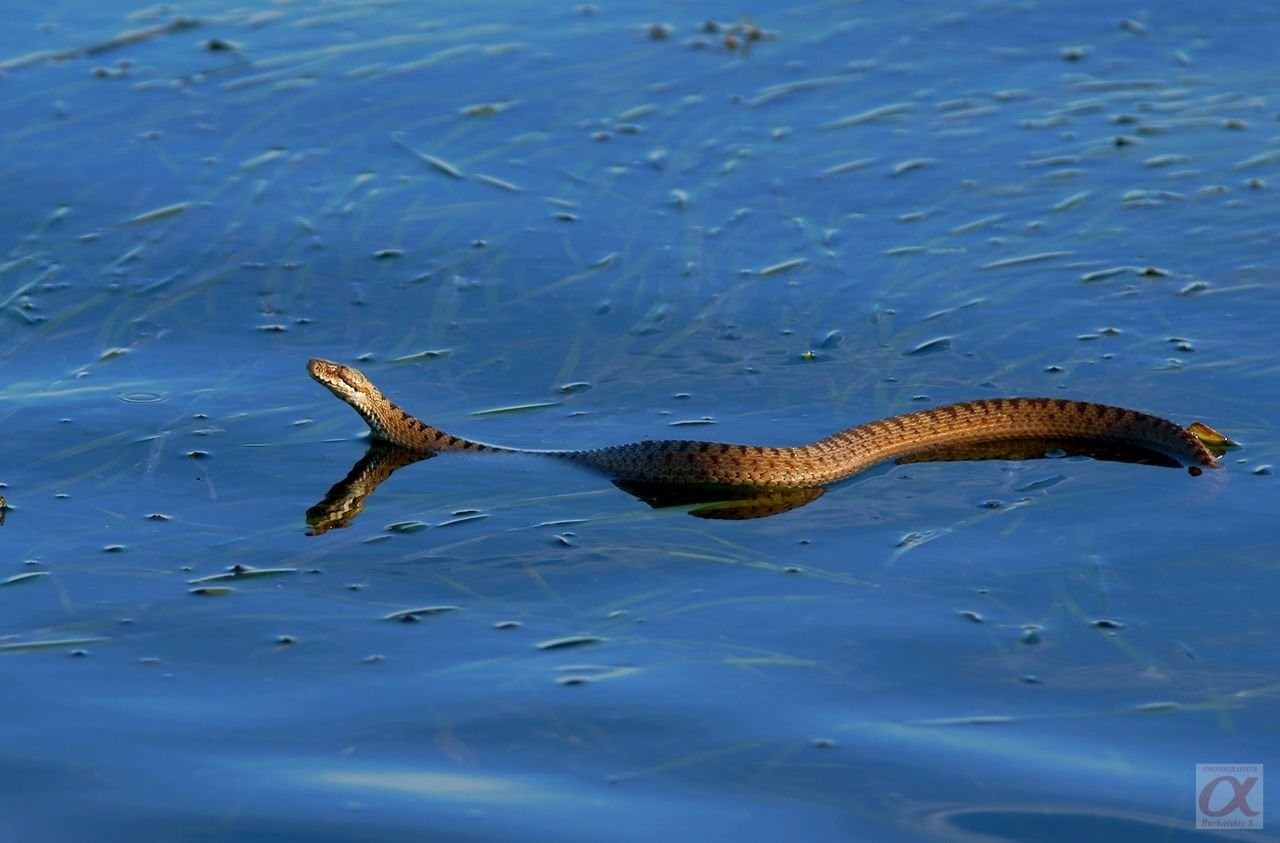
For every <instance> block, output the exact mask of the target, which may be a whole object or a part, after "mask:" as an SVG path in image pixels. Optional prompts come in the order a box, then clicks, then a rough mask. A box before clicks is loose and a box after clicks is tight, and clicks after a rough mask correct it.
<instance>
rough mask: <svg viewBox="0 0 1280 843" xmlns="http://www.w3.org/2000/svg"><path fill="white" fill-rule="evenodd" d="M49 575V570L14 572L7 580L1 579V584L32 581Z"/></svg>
mask: <svg viewBox="0 0 1280 843" xmlns="http://www.w3.org/2000/svg"><path fill="white" fill-rule="evenodd" d="M47 576H49V572H48V571H28V572H27V573H25V574H14V575H13V576H11V577H9V578H8V579H7V580H0V586H5V585H17V584H18V583H24V582H31V581H32V580H35V579H39V578H40V577H47Z"/></svg>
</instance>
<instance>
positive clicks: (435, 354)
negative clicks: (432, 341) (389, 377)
mask: <svg viewBox="0 0 1280 843" xmlns="http://www.w3.org/2000/svg"><path fill="white" fill-rule="evenodd" d="M449 351H450V350H449V349H447V348H429V349H427V350H426V351H415V352H414V353H413V354H405V355H402V356H400V357H393V358H392V359H391V362H392V363H416V362H418V361H419V360H436V359H438V358H441V357H448V356H449Z"/></svg>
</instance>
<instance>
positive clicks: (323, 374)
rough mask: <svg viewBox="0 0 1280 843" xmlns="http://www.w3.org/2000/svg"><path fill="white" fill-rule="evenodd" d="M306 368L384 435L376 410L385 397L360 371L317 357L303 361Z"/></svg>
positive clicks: (381, 422)
mask: <svg viewBox="0 0 1280 843" xmlns="http://www.w3.org/2000/svg"><path fill="white" fill-rule="evenodd" d="M307 371H308V372H309V373H310V374H311V377H313V378H315V379H316V381H317V382H319V383H320V384H321V385H322V386H324V387H325V388H326V389H328V390H329V391H330V392H332V393H333V394H334V395H336V396H338V397H339V398H341V399H342V400H343V401H345V402H346V403H347V404H349V405H351V408H352V409H353V410H355V411H356V412H357V413H359V414H360V416H361V418H363V419H364V420H365V421H366V422H367V423H368V424H369V427H370V428H372V430H373V433H374V435H375V436H380V437H383V438H385V437H386V428H385V423H384V421H383V420H382V419H381V418H380V417H379V414H378V412H377V411H378V409H379V403H378V402H380V401H381V402H385V401H386V399H385V398H383V396H382V393H381V392H380V391H379V390H378V388H377V387H376V386H374V385H373V383H372V382H371V381H370V380H369V379H368V378H366V377H365V376H364V373H363V372H361V371H360V370H359V369H353V368H352V367H350V366H344V365H342V364H341V363H334V362H333V361H332V360H324V359H322V358H319V357H312V358H311V359H310V360H308V361H307Z"/></svg>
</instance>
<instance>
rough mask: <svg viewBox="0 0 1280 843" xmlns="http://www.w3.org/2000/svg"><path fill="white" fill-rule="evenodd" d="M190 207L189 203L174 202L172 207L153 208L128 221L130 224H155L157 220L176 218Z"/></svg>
mask: <svg viewBox="0 0 1280 843" xmlns="http://www.w3.org/2000/svg"><path fill="white" fill-rule="evenodd" d="M190 207H191V203H190V202H175V203H174V204H172V205H165V206H164V207H163V208H154V209H152V210H150V211H144V212H143V213H141V214H138V215H137V216H136V217H133V218H132V219H130V220H129V222H132V223H145V222H156V221H157V220H163V219H168V218H169V217H176V216H177V215H178V214H180V213H182V212H183V211H185V210H186V209H187V208H190Z"/></svg>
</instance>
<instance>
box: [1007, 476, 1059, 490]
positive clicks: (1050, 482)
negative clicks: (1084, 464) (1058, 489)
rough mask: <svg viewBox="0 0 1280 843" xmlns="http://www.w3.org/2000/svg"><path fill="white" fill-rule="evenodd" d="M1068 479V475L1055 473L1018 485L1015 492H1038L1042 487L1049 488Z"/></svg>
mask: <svg viewBox="0 0 1280 843" xmlns="http://www.w3.org/2000/svg"><path fill="white" fill-rule="evenodd" d="M1066 479H1067V478H1066V475H1063V474H1055V475H1053V476H1052V477H1044V478H1041V479H1040V480H1033V481H1032V482H1030V483H1027V484H1025V485H1022V486H1018V487H1016V488H1015V489H1014V491H1015V492H1038V491H1040V490H1042V489H1049V488H1052V487H1054V486H1057V485H1058V484H1059V483H1061V482H1062V481H1063V480H1066Z"/></svg>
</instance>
